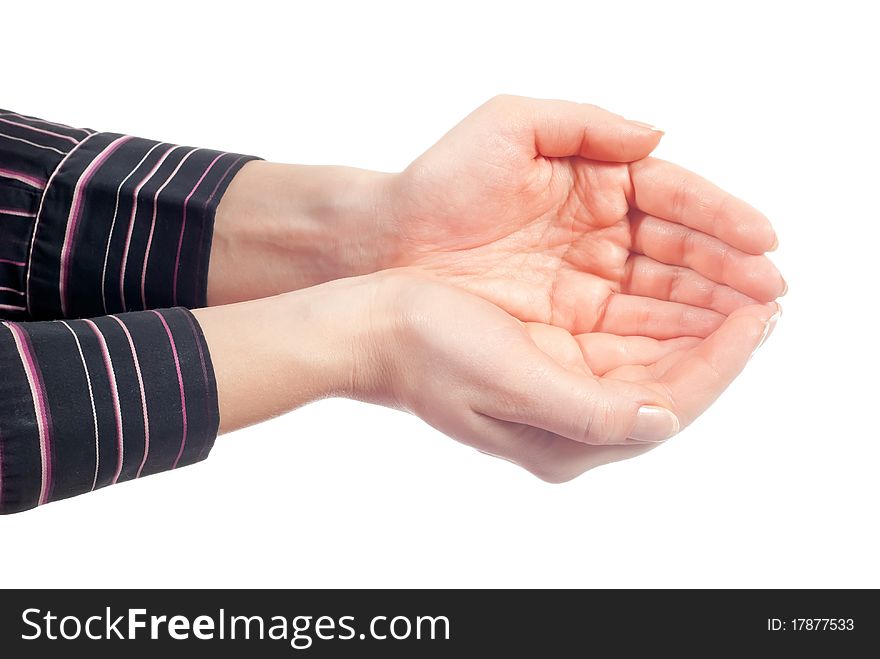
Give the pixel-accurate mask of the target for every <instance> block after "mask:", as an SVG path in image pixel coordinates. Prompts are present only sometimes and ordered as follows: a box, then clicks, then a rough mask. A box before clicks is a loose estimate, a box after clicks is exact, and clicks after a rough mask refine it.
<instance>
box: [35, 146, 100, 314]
mask: <svg viewBox="0 0 880 659" xmlns="http://www.w3.org/2000/svg"><path fill="white" fill-rule="evenodd" d="M91 137H92V136H91V135H89V137H87V138H85V139H84V140H83V141H82V142H80V143H79V144H77V145H76V146H75V147H73V148H72V149H71V150H70V151H69V152H68V153H67V155H66V156H64V157H63V158H62V159H61V162H59V163H58V166H57V167H56V168H55V170H54V171H53V172H52V175H51V176H49V182H48V183H46V188H45V189H44V190H43V194H42V196H41V197H40V206H39V208H37V219H36V221H35V222H34V233H33V235H32V236H31V249H30V251H29V252H28V263H30V262H31V261H32V260H33V258H34V245H35V244H36V242H37V229H38V228H39V227H40V215H41V214H42V213H43V204H44V203H45V202H46V190H48V189H49V186H50V185H52V181H53V180H54V179H55V175H56V174H57V173H58V172H59V171H61V168H62V167H63V166H64V163H66V162H67V159H68V158H70V156H72V155H73V154H74V153H75V152H76V150H77V149H79V148H80V147H81V146H82V145H83V144H85V143H86V142H88V141H89V138H91ZM26 272H27V274H26V275H25V278H24V282H25V283H24V290H25V296H26V297H25V304H26V305H27V307H28V309H30V306H31V269H30V268H28V269H27V270H26Z"/></svg>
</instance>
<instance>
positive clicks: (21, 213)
mask: <svg viewBox="0 0 880 659" xmlns="http://www.w3.org/2000/svg"><path fill="white" fill-rule="evenodd" d="M0 213H2V214H3V215H15V216H16V217H36V216H37V214H36V213H28V212H27V211H17V210H15V209H14V208H0Z"/></svg>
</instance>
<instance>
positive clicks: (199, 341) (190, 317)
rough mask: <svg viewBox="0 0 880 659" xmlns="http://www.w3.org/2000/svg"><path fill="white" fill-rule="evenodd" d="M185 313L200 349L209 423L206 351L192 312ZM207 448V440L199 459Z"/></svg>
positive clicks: (206, 413) (204, 399)
mask: <svg viewBox="0 0 880 659" xmlns="http://www.w3.org/2000/svg"><path fill="white" fill-rule="evenodd" d="M184 315H185V316H186V321H187V322H188V323H189V328H190V330H192V335H193V341H195V343H196V346H197V347H198V349H199V361H200V362H201V364H202V378H203V379H204V384H205V391H204V396H203V397H202V402H203V403H204V407H205V423H208V421H209V420H210V418H211V413H210V411H209V410H208V389H209V386H208V364H207V362H206V361H205V353H204V351H203V350H202V342H201V340H199V333H198V330H197V329H196V323H195V321H194V320H193V317H192V314H191V313H186V312H184ZM207 448H208V442H205V443H204V444H203V445H202V450H201V451H199V460H201V459H202V458H204V457H205V451H206V450H207Z"/></svg>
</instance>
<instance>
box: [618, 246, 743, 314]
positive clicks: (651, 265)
mask: <svg viewBox="0 0 880 659" xmlns="http://www.w3.org/2000/svg"><path fill="white" fill-rule="evenodd" d="M621 292H622V293H626V294H628V295H641V296H645V297H653V298H655V299H657V300H668V301H670V302H680V303H681V304H689V305H691V306H695V307H702V308H704V309H712V310H713V311H717V312H718V313H721V314H724V315H725V316H727V315H730V314H731V313H733V312H734V311H736V310H737V309H739V308H740V307H745V306H748V305H750V304H758V301H757V300H755V299H754V298H751V297H749V296H748V295H743V294H742V293H740V292H739V291H737V290H735V289H733V288H731V287H730V286H725V285H724V284H719V283H717V282H715V281H712V280H711V279H708V278H706V277H703V276H702V275H700V274H699V273H697V272H695V271H694V270H691V269H690V268H685V267H682V266H678V265H667V264H665V263H660V262H659V261H655V260H654V259H652V258H649V257H647V256H642V255H638V254H634V255H631V256H630V258H629V259H628V260H627V262H626V271H625V277H624V280H623V286H622V288H621Z"/></svg>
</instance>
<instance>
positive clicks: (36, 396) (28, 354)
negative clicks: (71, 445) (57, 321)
mask: <svg viewBox="0 0 880 659" xmlns="http://www.w3.org/2000/svg"><path fill="white" fill-rule="evenodd" d="M3 324H4V325H6V327H8V328H9V331H10V332H12V338H13V340H14V341H15V346H16V347H17V348H18V355H19V357H20V358H21V363H22V366H24V371H25V375H26V376H27V381H28V386H29V387H30V390H31V398H32V399H33V401H34V413H35V415H36V417H37V430H38V433H39V437H40V470H41V474H40V498H39V500H38V504H37V505H40V506H42V505H43V504H45V503H47V502H48V501H49V489H50V487H51V485H52V447H51V442H50V436H49V435H50V432H49V426H50V424H49V408H48V406H47V404H46V389H45V387H44V386H43V381H42V378H41V377H40V372H39V370H38V368H37V362H36V359H35V357H34V354H33V351H32V349H31V346H30V340H29V339H28V336H27V334H25V332H24V330H23V329H21V328H20V327H19V326H18V325H16V324H15V323H3Z"/></svg>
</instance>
